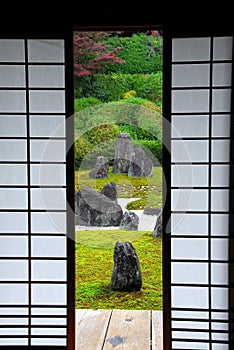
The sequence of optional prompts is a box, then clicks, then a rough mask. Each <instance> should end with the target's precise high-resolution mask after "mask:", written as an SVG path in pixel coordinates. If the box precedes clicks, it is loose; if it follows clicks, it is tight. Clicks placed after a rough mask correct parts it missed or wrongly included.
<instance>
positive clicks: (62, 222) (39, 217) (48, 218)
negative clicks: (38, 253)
mask: <svg viewBox="0 0 234 350" xmlns="http://www.w3.org/2000/svg"><path fill="white" fill-rule="evenodd" d="M31 222H32V233H41V234H49V233H61V234H65V233H66V213H53V212H44V213H36V212H35V213H32V214H31Z"/></svg>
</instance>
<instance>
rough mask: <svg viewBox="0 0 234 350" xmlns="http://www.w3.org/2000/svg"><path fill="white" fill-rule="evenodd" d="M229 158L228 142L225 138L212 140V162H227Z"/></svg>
mask: <svg viewBox="0 0 234 350" xmlns="http://www.w3.org/2000/svg"><path fill="white" fill-rule="evenodd" d="M229 160H230V142H229V141H227V140H214V141H212V146H211V161H212V162H222V163H225V162H229Z"/></svg>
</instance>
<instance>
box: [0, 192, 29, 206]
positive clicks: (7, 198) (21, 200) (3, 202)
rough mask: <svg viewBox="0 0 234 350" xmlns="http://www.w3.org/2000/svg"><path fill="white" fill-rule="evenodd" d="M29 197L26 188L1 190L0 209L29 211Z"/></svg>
mask: <svg viewBox="0 0 234 350" xmlns="http://www.w3.org/2000/svg"><path fill="white" fill-rule="evenodd" d="M27 195H28V194H27V189H24V188H0V209H27V207H28V196H27Z"/></svg>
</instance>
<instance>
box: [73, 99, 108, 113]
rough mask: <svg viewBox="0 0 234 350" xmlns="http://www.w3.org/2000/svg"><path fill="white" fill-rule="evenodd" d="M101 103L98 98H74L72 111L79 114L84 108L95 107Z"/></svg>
mask: <svg viewBox="0 0 234 350" xmlns="http://www.w3.org/2000/svg"><path fill="white" fill-rule="evenodd" d="M100 103H102V101H100V100H99V99H98V98H96V97H92V96H91V97H83V98H75V100H74V111H75V112H79V111H81V110H82V109H84V108H87V107H91V106H95V105H97V104H100Z"/></svg>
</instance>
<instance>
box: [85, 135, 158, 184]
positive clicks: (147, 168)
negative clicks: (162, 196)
mask: <svg viewBox="0 0 234 350" xmlns="http://www.w3.org/2000/svg"><path fill="white" fill-rule="evenodd" d="M152 169H153V161H152V159H150V158H149V157H147V155H146V153H145V151H144V149H143V148H142V147H141V146H138V147H135V148H134V147H133V143H132V139H131V136H130V135H129V134H128V133H120V134H119V136H118V138H117V140H116V143H115V152H114V162H113V169H112V172H113V173H114V174H128V176H136V177H149V176H152ZM108 170H109V160H108V158H106V157H104V156H99V157H97V160H96V165H95V168H94V169H93V170H91V172H90V173H89V177H90V178H92V179H100V178H107V177H108Z"/></svg>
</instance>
